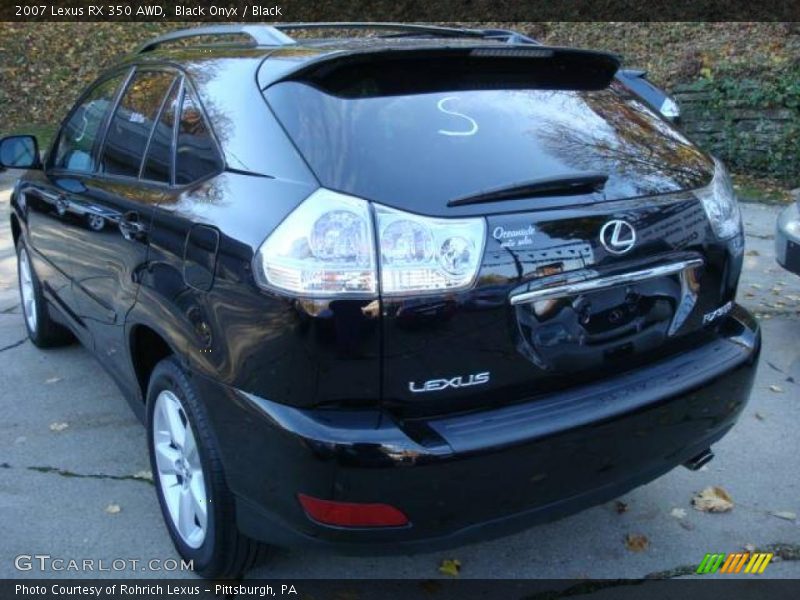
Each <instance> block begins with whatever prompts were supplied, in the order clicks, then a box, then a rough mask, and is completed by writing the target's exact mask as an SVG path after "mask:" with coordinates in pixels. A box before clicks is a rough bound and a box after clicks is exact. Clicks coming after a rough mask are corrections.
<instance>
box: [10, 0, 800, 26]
mask: <svg viewBox="0 0 800 600" xmlns="http://www.w3.org/2000/svg"><path fill="white" fill-rule="evenodd" d="M0 21H18V22H23V21H24V22H32V21H39V22H100V21H142V22H145V21H146V22H165V21H196V22H263V21H503V22H513V21H648V22H657V21H785V22H794V21H800V2H798V1H797V0H762V1H761V2H749V1H744V0H695V1H691V0H673V1H672V2H659V3H652V2H645V1H642V0H428V1H417V0H340V1H337V2H333V1H313V0H237V1H225V0H178V1H175V0H172V1H170V2H165V1H159V0H153V1H149V0H134V1H120V0H116V1H115V0H50V1H48V0H3V3H2V6H0Z"/></svg>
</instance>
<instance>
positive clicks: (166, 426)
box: [147, 357, 263, 578]
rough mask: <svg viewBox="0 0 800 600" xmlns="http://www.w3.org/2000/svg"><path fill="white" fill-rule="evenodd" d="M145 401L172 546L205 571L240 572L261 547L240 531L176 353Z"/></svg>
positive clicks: (228, 574) (205, 421)
mask: <svg viewBox="0 0 800 600" xmlns="http://www.w3.org/2000/svg"><path fill="white" fill-rule="evenodd" d="M147 406H148V409H147V423H148V445H149V448H150V464H151V466H152V469H153V475H154V477H153V479H154V481H155V484H156V490H157V493H158V500H159V504H160V505H161V512H162V514H163V516H164V521H165V523H166V525H167V529H168V530H169V534H170V537H172V541H173V543H174V544H175V547H176V548H177V550H178V552H179V553H180V555H181V556H182V557H183V559H184V560H187V561H192V563H193V566H194V570H195V571H197V572H198V573H199V574H200V575H203V576H204V577H210V578H211V577H214V578H218V577H222V578H233V577H239V576H241V575H243V574H244V573H245V572H246V571H247V570H248V569H249V568H250V567H252V566H253V565H254V564H255V563H256V561H257V560H258V559H259V557H260V556H261V554H262V553H263V546H262V545H261V544H259V543H257V542H255V541H253V540H251V539H249V538H247V537H246V536H244V535H243V534H241V533H240V532H239V529H238V527H237V525H236V515H235V507H234V501H233V496H232V494H231V492H230V490H229V489H228V486H227V484H226V483H225V477H224V473H223V469H222V462H221V460H220V456H219V452H218V449H217V446H216V443H215V441H214V438H213V437H212V435H211V429H210V427H209V423H208V417H207V415H206V413H205V409H204V407H203V405H202V403H201V402H200V400H199V394H198V392H197V390H196V389H195V387H194V386H193V385H192V383H191V381H190V380H189V379H188V378H187V377H186V374H185V372H184V371H183V369H182V368H181V366H180V365H179V364H178V362H177V361H176V360H175V359H174V358H173V357H169V358H166V359H164V360H162V361H161V362H160V363H158V365H156V367H155V369H154V370H153V374H152V376H151V378H150V385H149V387H148V391H147Z"/></svg>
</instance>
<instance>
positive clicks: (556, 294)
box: [510, 258, 704, 305]
mask: <svg viewBox="0 0 800 600" xmlns="http://www.w3.org/2000/svg"><path fill="white" fill-rule="evenodd" d="M703 264H704V262H703V260H702V259H700V258H693V259H690V260H682V261H679V262H674V263H669V264H666V265H659V266H657V267H651V268H649V269H642V270H640V271H631V272H630V273H622V274H620V275H611V276H609V277H598V278H596V279H588V280H586V281H578V282H575V283H567V284H563V285H556V286H553V287H547V288H542V289H539V290H533V291H530V292H523V293H521V294H517V295H516V296H511V298H510V301H511V304H512V305H517V304H527V303H529V302H536V301H537V300H547V299H548V298H560V297H562V296H574V295H576V294H585V293H587V292H596V291H598V290H604V289H608V288H612V287H617V286H620V285H626V284H628V283H636V282H639V281H645V280H647V279H656V278H657V277H666V276H668V275H676V274H678V273H682V272H684V271H685V270H687V269H693V268H696V267H702V266H703Z"/></svg>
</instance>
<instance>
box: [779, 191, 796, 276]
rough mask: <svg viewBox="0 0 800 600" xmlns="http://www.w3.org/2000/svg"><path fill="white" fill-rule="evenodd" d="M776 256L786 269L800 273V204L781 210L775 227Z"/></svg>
mask: <svg viewBox="0 0 800 600" xmlns="http://www.w3.org/2000/svg"><path fill="white" fill-rule="evenodd" d="M775 257H776V259H777V261H778V264H780V265H781V266H782V267H783V268H784V269H786V270H787V271H791V272H792V273H796V274H798V275H800V206H798V205H797V204H792V205H790V206H787V207H786V208H784V209H783V210H782V211H781V214H780V215H779V216H778V224H777V226H776V228H775Z"/></svg>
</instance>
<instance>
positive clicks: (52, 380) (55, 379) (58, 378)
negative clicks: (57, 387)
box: [45, 377, 61, 383]
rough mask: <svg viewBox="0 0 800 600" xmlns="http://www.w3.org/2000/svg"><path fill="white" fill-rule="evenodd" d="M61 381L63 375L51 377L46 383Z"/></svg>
mask: <svg viewBox="0 0 800 600" xmlns="http://www.w3.org/2000/svg"><path fill="white" fill-rule="evenodd" d="M59 381H61V377H51V378H50V379H45V383H58V382H59Z"/></svg>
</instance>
